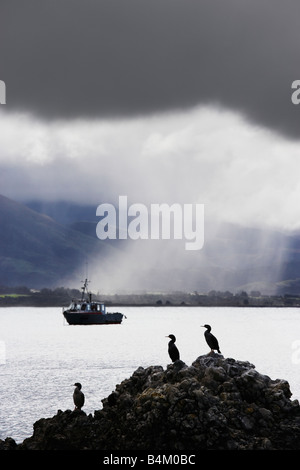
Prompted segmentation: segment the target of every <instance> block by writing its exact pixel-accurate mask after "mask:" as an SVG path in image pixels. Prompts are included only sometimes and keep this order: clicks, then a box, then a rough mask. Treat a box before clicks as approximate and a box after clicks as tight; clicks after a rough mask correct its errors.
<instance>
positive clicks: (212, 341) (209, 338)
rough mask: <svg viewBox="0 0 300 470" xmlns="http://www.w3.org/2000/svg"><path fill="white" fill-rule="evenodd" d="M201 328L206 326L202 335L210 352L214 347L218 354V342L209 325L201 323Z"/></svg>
mask: <svg viewBox="0 0 300 470" xmlns="http://www.w3.org/2000/svg"><path fill="white" fill-rule="evenodd" d="M202 326H203V328H206V331H205V332H204V336H205V339H206V342H207V344H208V346H209V347H210V349H211V352H214V349H216V350H217V351H218V353H219V354H221V351H220V349H219V343H218V340H217V338H216V337H215V336H214V335H213V334H212V333H211V326H210V325H202Z"/></svg>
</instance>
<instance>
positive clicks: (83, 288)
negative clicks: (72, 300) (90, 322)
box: [81, 278, 91, 301]
mask: <svg viewBox="0 0 300 470" xmlns="http://www.w3.org/2000/svg"><path fill="white" fill-rule="evenodd" d="M82 282H83V281H82ZM89 282H90V281H88V279H87V278H86V279H85V281H84V284H83V286H82V288H81V289H82V294H81V300H84V293H85V292H86V294H87V296H88V288H87V287H88V283H89ZM89 300H90V301H91V294H90V298H89Z"/></svg>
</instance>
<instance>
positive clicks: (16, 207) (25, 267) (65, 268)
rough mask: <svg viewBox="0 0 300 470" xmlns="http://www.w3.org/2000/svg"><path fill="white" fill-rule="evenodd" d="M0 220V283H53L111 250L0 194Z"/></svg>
mask: <svg viewBox="0 0 300 470" xmlns="http://www.w3.org/2000/svg"><path fill="white" fill-rule="evenodd" d="M0 221H1V226H0V284H1V285H7V286H10V285H26V286H28V287H35V288H40V287H51V286H56V285H58V284H59V283H60V282H63V280H65V279H71V278H72V276H74V275H76V273H84V271H85V265H86V262H87V261H88V260H89V259H90V258H92V257H93V256H96V255H99V253H101V254H103V257H106V256H107V255H108V254H109V253H110V251H111V250H114V248H112V247H111V246H109V245H105V244H104V243H103V242H101V241H100V240H98V239H97V238H96V237H94V238H93V237H91V236H89V235H85V234H83V233H81V232H79V231H77V230H72V229H71V228H69V227H67V226H64V225H62V224H60V223H58V222H56V221H55V220H53V219H52V218H51V217H49V216H47V215H44V214H41V213H38V212H36V211H34V210H32V209H30V208H29V207H27V206H25V205H23V204H20V203H18V202H15V201H13V200H11V199H8V198H6V197H4V196H0ZM78 275H79V274H78ZM80 275H81V276H82V275H83V274H80Z"/></svg>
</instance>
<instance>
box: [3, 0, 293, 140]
mask: <svg viewBox="0 0 300 470" xmlns="http://www.w3.org/2000/svg"><path fill="white" fill-rule="evenodd" d="M299 13H300V4H299V2H297V1H295V0H287V1H285V2H282V1H279V0H272V1H271V0H270V1H266V0H265V1H261V0H251V1H250V0H248V1H241V0H227V1H224V0H201V1H200V0H199V1H195V0H184V1H182V0H164V1H161V0H151V1H150V0H148V1H143V0H112V1H102V0H99V1H97V2H96V1H94V0H85V1H84V2H83V1H79V0H64V1H63V2H61V0H51V1H50V0H48V1H43V2H41V1H40V0H27V1H26V2H23V1H18V0H2V2H1V6H0V16H1V20H0V22H1V25H0V26H1V27H0V31H1V32H0V74H1V77H0V78H1V79H2V80H4V81H5V83H6V85H7V105H6V110H7V111H10V110H12V111H14V110H25V111H29V112H33V113H36V114H37V115H39V116H40V117H42V118H48V119H49V118H76V117H92V118H93V117H108V116H109V117H113V116H133V115H139V114H147V113H156V112H163V111H170V110H178V109H183V108H187V107H192V106H197V105H199V104H202V103H204V104H208V103H213V104H214V105H215V104H219V105H221V106H224V107H228V108H231V109H234V110H238V111H241V112H242V113H244V114H245V115H246V116H247V117H248V118H249V119H250V120H252V121H255V122H258V123H259V124H262V125H265V126H269V127H271V128H274V129H276V130H278V131H280V132H283V133H287V134H289V135H291V136H295V137H298V136H299V129H300V126H299V125H298V123H299V113H300V109H298V108H297V106H294V105H293V104H292V103H291V99H290V97H291V83H292V81H293V80H295V79H298V78H300V71H299V67H298V64H299V63H300V60H299V59H300V57H299V55H300V51H299V36H300V33H299V25H298V18H299Z"/></svg>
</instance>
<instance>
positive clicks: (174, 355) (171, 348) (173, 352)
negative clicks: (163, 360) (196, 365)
mask: <svg viewBox="0 0 300 470" xmlns="http://www.w3.org/2000/svg"><path fill="white" fill-rule="evenodd" d="M166 338H171V341H169V345H168V353H169V356H170V358H171V360H172V362H175V361H177V360H178V359H179V357H180V355H179V351H178V349H177V346H176V345H175V341H176V338H175V336H174V335H169V336H166Z"/></svg>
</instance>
